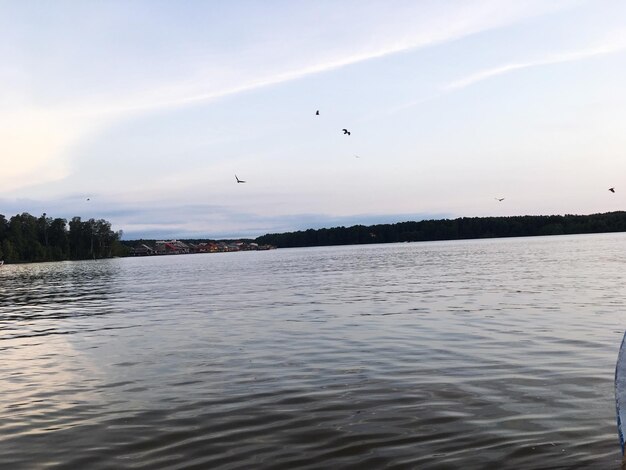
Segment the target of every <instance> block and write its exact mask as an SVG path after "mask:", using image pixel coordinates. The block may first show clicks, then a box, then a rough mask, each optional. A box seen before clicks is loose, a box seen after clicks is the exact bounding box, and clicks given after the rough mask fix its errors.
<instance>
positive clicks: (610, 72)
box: [0, 0, 626, 239]
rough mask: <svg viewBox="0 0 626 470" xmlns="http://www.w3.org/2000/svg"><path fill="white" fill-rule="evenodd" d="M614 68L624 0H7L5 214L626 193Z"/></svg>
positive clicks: (346, 212)
mask: <svg viewBox="0 0 626 470" xmlns="http://www.w3.org/2000/svg"><path fill="white" fill-rule="evenodd" d="M624 83H626V2H624V1H623V0H551V1H549V2H546V1H545V0H519V1H518V0H407V1H403V0H380V1H368V0H332V1H330V0H316V1H313V0H288V1H279V0H256V1H252V0H250V1H240V0H233V1H228V2H225V1H217V0H215V1H210V0H206V1H193V0H183V1H179V2H171V1H159V0H150V1H142V0H134V1H121V0H117V1H116V0H112V1H107V2H100V1H81V2H78V1H75V0H71V1H64V0H57V1H55V2H44V1H34V0H24V1H20V2H16V1H14V0H0V170H1V171H0V175H1V176H2V180H1V182H0V214H4V215H5V216H7V217H10V216H12V215H15V214H17V213H21V212H29V213H31V214H33V215H35V216H39V215H41V214H42V213H43V212H46V213H47V214H48V215H49V216H52V217H63V218H68V219H69V218H71V217H74V216H79V217H82V218H83V219H88V218H96V219H100V218H104V219H106V220H109V221H110V222H111V223H112V224H113V228H114V229H115V230H123V232H124V238H126V239H136V238H141V237H143V238H194V237H197V238H200V237H206V238H239V237H256V236H259V235H263V234H265V233H276V232H285V231H293V230H302V229H307V228H320V227H334V226H339V225H346V226H349V225H354V224H365V225H369V224H375V223H393V222H400V221H407V220H421V219H432V218H435V219H439V218H456V217H474V216H512V215H529V214H530V215H537V214H589V213H597V212H608V211H614V210H623V209H625V208H626V206H625V204H624V203H625V202H626V158H625V157H626V132H625V131H626V87H624ZM316 110H319V116H317V115H316V114H315V112H316ZM344 128H346V129H348V130H349V131H350V135H345V134H344V133H343V132H342V129H344ZM235 175H237V176H238V177H239V178H240V179H243V180H245V181H246V183H242V184H238V183H237V182H236V180H235ZM609 187H615V193H611V192H609V191H608V188H609ZM496 198H504V200H503V201H497V200H496ZM87 199H89V200H87Z"/></svg>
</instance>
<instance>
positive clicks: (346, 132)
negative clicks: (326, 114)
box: [342, 129, 350, 135]
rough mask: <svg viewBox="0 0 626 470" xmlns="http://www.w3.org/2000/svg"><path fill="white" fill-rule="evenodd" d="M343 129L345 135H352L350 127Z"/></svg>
mask: <svg viewBox="0 0 626 470" xmlns="http://www.w3.org/2000/svg"><path fill="white" fill-rule="evenodd" d="M342 131H343V133H344V135H345V134H348V135H350V131H349V130H348V129H342Z"/></svg>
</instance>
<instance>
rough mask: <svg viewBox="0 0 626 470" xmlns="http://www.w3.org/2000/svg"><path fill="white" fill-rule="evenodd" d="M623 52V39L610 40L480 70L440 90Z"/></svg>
mask: <svg viewBox="0 0 626 470" xmlns="http://www.w3.org/2000/svg"><path fill="white" fill-rule="evenodd" d="M624 50H626V41H624V40H623V39H617V40H612V41H608V42H606V43H604V44H599V45H597V46H594V47H589V48H583V49H579V50H574V51H564V52H559V53H556V54H550V55H548V56H545V57H542V58H539V59H534V60H529V61H526V62H514V63H510V64H504V65H499V66H497V67H493V68H489V69H486V70H482V71H480V72H476V73H473V74H471V75H468V76H467V77H464V78H461V79H459V80H455V81H453V82H450V83H448V84H446V85H444V86H443V87H442V90H443V91H454V90H459V89H462V88H466V87H468V86H471V85H474V84H475V83H478V82H482V81H484V80H488V79H490V78H493V77H497V76H499V75H504V74H507V73H510V72H514V71H516V70H522V69H528V68H532V67H541V66H544V65H554V64H562V63H567V62H576V61H580V60H588V59H593V58H595V57H600V56H604V55H609V54H616V53H619V52H622V51H624Z"/></svg>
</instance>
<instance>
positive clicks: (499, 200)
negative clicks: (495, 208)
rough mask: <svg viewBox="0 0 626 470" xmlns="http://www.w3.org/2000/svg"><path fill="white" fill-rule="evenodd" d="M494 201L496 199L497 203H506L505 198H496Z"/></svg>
mask: <svg viewBox="0 0 626 470" xmlns="http://www.w3.org/2000/svg"><path fill="white" fill-rule="evenodd" d="M494 199H495V200H496V201H498V202H502V201H504V198H503V197H495V198H494Z"/></svg>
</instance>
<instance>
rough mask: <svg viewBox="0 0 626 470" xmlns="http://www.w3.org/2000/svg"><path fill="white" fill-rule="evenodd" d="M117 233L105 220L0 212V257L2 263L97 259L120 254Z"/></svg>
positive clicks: (119, 235)
mask: <svg viewBox="0 0 626 470" xmlns="http://www.w3.org/2000/svg"><path fill="white" fill-rule="evenodd" d="M121 235H122V233H121V232H114V231H112V230H111V224H110V223H109V222H107V221H106V220H103V219H100V220H94V219H89V220H84V221H83V220H81V218H80V217H73V218H72V219H71V220H70V221H69V223H68V222H67V220H65V219H61V218H54V219H53V218H52V217H48V216H47V214H46V213H44V214H42V215H41V217H35V216H33V215H30V214H28V213H26V212H24V213H22V214H18V215H14V216H13V217H11V218H10V219H9V220H7V219H6V218H5V216H4V215H1V214H0V260H4V262H5V263H24V262H38V261H63V260H79V259H99V258H110V257H112V256H121V255H123V254H124V253H125V251H126V249H125V248H124V247H123V246H122V245H121V244H120V242H119V240H120V238H121Z"/></svg>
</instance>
